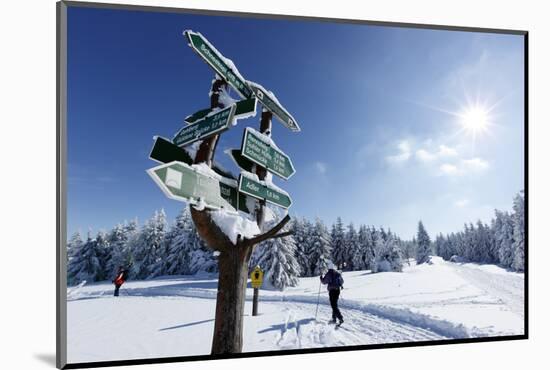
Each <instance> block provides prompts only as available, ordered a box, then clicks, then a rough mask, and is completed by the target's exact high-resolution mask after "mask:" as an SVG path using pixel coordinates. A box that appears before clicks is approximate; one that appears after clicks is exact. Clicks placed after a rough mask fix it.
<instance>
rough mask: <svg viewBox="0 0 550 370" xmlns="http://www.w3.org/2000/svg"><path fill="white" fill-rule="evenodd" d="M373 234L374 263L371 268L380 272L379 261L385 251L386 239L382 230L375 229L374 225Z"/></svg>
mask: <svg viewBox="0 0 550 370" xmlns="http://www.w3.org/2000/svg"><path fill="white" fill-rule="evenodd" d="M371 235H372V239H373V242H374V248H373V251H374V262H373V264H372V268H371V270H372V272H373V273H375V272H379V266H378V261H380V259H381V256H382V255H383V253H384V247H385V240H384V236H383V234H382V232H381V231H380V230H377V229H375V228H374V227H373V228H372V231H371Z"/></svg>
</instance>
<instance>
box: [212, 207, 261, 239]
mask: <svg viewBox="0 0 550 370" xmlns="http://www.w3.org/2000/svg"><path fill="white" fill-rule="evenodd" d="M210 216H211V217H212V221H214V223H215V224H216V225H217V226H218V227H219V228H220V230H221V231H222V232H223V233H224V234H225V235H227V237H228V238H229V240H231V241H232V242H233V244H236V243H237V236H238V235H241V237H243V238H248V239H250V238H252V237H254V236H256V235H259V234H260V233H261V232H260V229H259V228H258V225H257V224H256V222H255V221H252V220H250V219H248V217H243V216H241V215H240V214H238V213H234V212H227V211H224V210H219V211H212V212H210Z"/></svg>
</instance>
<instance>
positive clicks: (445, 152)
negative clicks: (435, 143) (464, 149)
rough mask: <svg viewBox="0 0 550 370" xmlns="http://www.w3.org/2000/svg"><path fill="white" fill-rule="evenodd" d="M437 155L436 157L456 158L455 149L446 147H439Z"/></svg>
mask: <svg viewBox="0 0 550 370" xmlns="http://www.w3.org/2000/svg"><path fill="white" fill-rule="evenodd" d="M437 155H438V157H456V156H457V155H458V152H457V151H456V149H455V148H451V147H448V146H447V145H440V146H439V150H438V152H437Z"/></svg>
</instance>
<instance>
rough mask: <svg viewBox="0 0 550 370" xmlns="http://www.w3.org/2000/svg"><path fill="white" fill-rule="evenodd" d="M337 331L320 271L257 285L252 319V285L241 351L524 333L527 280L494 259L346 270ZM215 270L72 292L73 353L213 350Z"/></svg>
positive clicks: (149, 354)
mask: <svg viewBox="0 0 550 370" xmlns="http://www.w3.org/2000/svg"><path fill="white" fill-rule="evenodd" d="M343 276H344V279H345V284H344V290H343V291H342V294H341V299H340V308H341V311H342V314H343V315H344V320H345V322H344V325H343V326H342V327H341V328H339V329H334V326H333V325H329V324H327V321H328V320H329V319H330V317H331V310H330V305H329V303H328V294H327V293H326V290H325V287H324V286H323V287H322V288H321V299H320V305H319V312H318V315H317V318H315V311H316V310H315V309H316V303H317V292H318V289H319V278H318V277H313V278H300V279H299V285H298V286H297V287H294V288H289V289H287V290H285V291H284V292H280V291H273V290H265V289H261V290H260V304H259V310H258V311H259V316H255V317H253V316H251V311H252V303H251V299H252V289H251V288H250V287H249V288H247V302H246V307H245V316H246V317H245V324H244V332H245V333H244V351H245V352H254V351H272V350H280V349H297V348H317V347H336V346H349V345H364V344H380V343H399V342H410V341H430V340H438V339H458V338H469V337H483V336H500V335H520V334H523V333H524V326H523V325H524V307H523V303H524V295H523V289H524V278H523V274H521V273H515V272H509V271H507V270H505V269H502V268H500V267H497V266H494V265H478V264H468V263H465V264H456V263H450V262H445V261H443V260H442V259H441V258H439V257H433V258H432V264H423V265H419V266H415V265H414V263H411V266H410V267H409V266H407V264H405V267H404V271H403V272H402V273H394V272H383V273H377V274H371V273H370V272H369V271H354V272H344V274H343ZM216 279H217V277H216V276H215V275H210V276H209V275H205V276H178V277H167V278H162V279H155V280H148V281H130V282H128V283H126V284H125V285H124V286H123V287H122V289H121V296H120V297H113V296H112V293H113V286H112V284H109V283H99V284H92V285H84V286H80V287H73V288H69V289H68V290H67V299H68V304H67V306H68V307H67V308H68V310H67V312H68V313H67V319H68V325H67V327H68V360H69V362H71V363H75V362H93V361H107V360H110V361H113V360H126V359H144V358H156V357H169V356H191V355H207V354H209V353H210V346H211V341H212V332H213V327H214V311H215V303H216V289H217V280H216Z"/></svg>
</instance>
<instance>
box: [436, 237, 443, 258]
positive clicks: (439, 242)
mask: <svg viewBox="0 0 550 370" xmlns="http://www.w3.org/2000/svg"><path fill="white" fill-rule="evenodd" d="M444 243H445V237H444V236H443V234H442V233H439V234H437V236H436V237H435V240H434V254H435V255H436V256H440V257H441V256H442V255H443V252H444V248H445V247H444Z"/></svg>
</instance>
